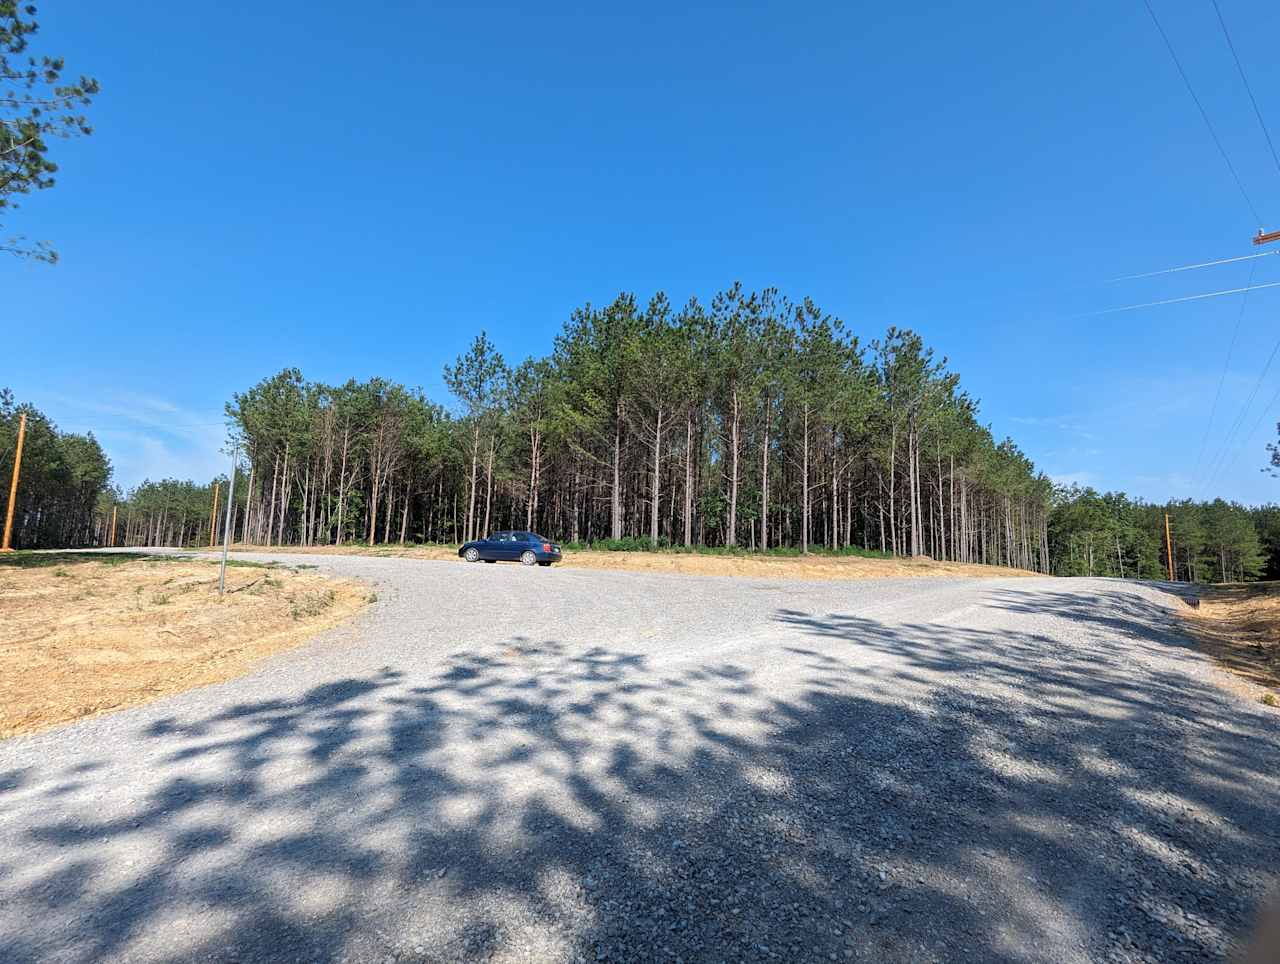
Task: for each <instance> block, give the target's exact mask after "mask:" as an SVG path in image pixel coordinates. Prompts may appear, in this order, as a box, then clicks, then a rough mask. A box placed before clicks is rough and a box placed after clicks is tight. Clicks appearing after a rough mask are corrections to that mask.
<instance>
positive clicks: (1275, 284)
mask: <svg viewBox="0 0 1280 964" xmlns="http://www.w3.org/2000/svg"><path fill="white" fill-rule="evenodd" d="M1263 288H1280V281H1267V282H1265V283H1263V284H1260V285H1251V286H1250V287H1247V288H1228V289H1226V290H1225V291H1207V292H1205V293H1204V294H1200V295H1184V296H1183V297H1181V298H1165V299H1164V300H1163V301H1147V302H1144V303H1143V304H1140V305H1124V306H1123V307H1120V308H1104V309H1103V310H1102V311H1086V312H1085V313H1084V314H1081V315H1072V317H1073V318H1097V317H1098V316H1099V315H1114V314H1117V313H1119V312H1121V311H1137V310H1138V309H1139V308H1157V307H1159V306H1160V305H1176V304H1181V303H1182V302H1184V301H1203V300H1204V299H1205V298H1221V297H1223V296H1224V295H1238V294H1240V292H1242V291H1261V290H1262V289H1263Z"/></svg>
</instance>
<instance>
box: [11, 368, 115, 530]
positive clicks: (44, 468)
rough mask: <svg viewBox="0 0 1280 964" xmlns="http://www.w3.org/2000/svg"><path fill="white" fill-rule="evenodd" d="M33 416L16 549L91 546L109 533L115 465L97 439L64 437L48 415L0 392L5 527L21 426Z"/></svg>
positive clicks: (18, 507) (29, 423)
mask: <svg viewBox="0 0 1280 964" xmlns="http://www.w3.org/2000/svg"><path fill="white" fill-rule="evenodd" d="M24 414H25V415H26V416H27V427H26V441H25V443H24V445H23V450H22V484H21V486H19V488H18V498H17V500H16V501H15V503H14V511H13V535H12V542H13V546H14V547H15V548H23V547H32V548H34V547H42V546H81V545H89V544H92V543H94V542H95V541H96V539H97V538H98V537H99V536H100V535H102V534H103V530H102V528H101V517H100V516H101V513H96V512H95V510H96V509H97V508H98V503H99V499H100V498H101V497H102V495H103V494H104V493H105V492H106V489H107V485H108V483H109V481H110V479H111V463H110V462H109V461H107V456H106V454H105V453H104V452H103V451H102V446H101V445H99V444H98V440H97V439H95V438H94V437H93V435H91V434H90V435H76V434H72V433H69V432H60V431H58V427H57V426H56V425H54V424H53V422H51V421H50V420H49V419H48V418H47V417H46V416H45V415H44V414H43V413H42V412H40V411H38V410H37V409H36V408H35V407H33V406H31V405H26V404H24V405H19V404H17V402H16V401H15V400H14V397H13V392H11V391H10V390H9V389H7V388H0V525H3V523H4V513H5V512H7V511H8V503H9V482H10V478H11V476H12V474H13V458H14V453H15V452H16V451H17V444H18V423H19V421H20V417H21V416H22V415H24Z"/></svg>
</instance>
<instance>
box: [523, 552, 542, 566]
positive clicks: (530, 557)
mask: <svg viewBox="0 0 1280 964" xmlns="http://www.w3.org/2000/svg"><path fill="white" fill-rule="evenodd" d="M537 561H538V557H537V556H535V555H534V554H533V550H532V549H526V550H525V551H524V552H522V553H520V564H521V565H522V566H532V565H533V564H534V563H535V562H537Z"/></svg>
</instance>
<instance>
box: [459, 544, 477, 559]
mask: <svg viewBox="0 0 1280 964" xmlns="http://www.w3.org/2000/svg"><path fill="white" fill-rule="evenodd" d="M462 558H464V559H466V560H467V562H479V561H480V550H479V549H477V548H476V547H475V546H472V547H471V548H470V549H468V550H467V551H466V552H465V553H464V554H463V556H462Z"/></svg>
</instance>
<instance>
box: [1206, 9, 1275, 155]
mask: <svg viewBox="0 0 1280 964" xmlns="http://www.w3.org/2000/svg"><path fill="white" fill-rule="evenodd" d="M1213 10H1214V12H1215V13H1216V14H1217V15H1218V25H1219V26H1220V27H1222V36H1223V37H1224V38H1226V41H1227V47H1228V48H1229V49H1230V50H1231V58H1232V59H1233V60H1234V61H1235V62H1236V70H1238V71H1240V80H1241V81H1243V82H1244V89H1245V92H1246V93H1247V94H1248V95H1249V103H1251V104H1252V105H1253V116H1254V117H1256V118H1258V126H1259V127H1261V128H1262V136H1263V137H1265V138H1266V139H1267V147H1269V148H1271V159H1272V160H1273V161H1275V163H1276V171H1277V173H1280V154H1277V153H1276V145H1275V142H1274V141H1272V140H1271V132H1270V131H1269V130H1267V122H1266V121H1264V120H1263V119H1262V111H1261V110H1260V109H1259V107H1258V99H1257V98H1256V97H1254V96H1253V88H1252V87H1251V86H1249V78H1248V77H1247V76H1246V75H1245V72H1244V65H1243V64H1241V63H1240V55H1239V54H1237V53H1236V45H1235V44H1234V43H1232V42H1231V33H1230V32H1229V31H1228V30H1227V21H1226V20H1224V19H1223V17H1222V8H1220V7H1219V6H1218V0H1213Z"/></svg>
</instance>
